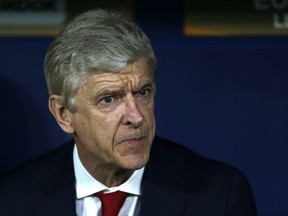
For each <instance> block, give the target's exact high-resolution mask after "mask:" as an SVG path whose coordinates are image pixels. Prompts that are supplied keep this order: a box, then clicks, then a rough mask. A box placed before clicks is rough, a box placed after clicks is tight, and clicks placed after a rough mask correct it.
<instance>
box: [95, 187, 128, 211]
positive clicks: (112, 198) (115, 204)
mask: <svg viewBox="0 0 288 216" xmlns="http://www.w3.org/2000/svg"><path fill="white" fill-rule="evenodd" d="M96 196H97V197H98V198H99V199H100V200H101V203H102V216H117V215H118V213H119V211H120V209H121V207H122V205H123V203H124V201H125V199H126V197H127V193H125V192H122V191H116V192H113V193H107V194H104V193H103V191H101V192H98V193H96Z"/></svg>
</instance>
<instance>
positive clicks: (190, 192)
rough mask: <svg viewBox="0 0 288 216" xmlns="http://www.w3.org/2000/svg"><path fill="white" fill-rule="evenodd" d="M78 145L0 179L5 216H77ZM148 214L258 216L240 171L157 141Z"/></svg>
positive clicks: (147, 184)
mask: <svg viewBox="0 0 288 216" xmlns="http://www.w3.org/2000/svg"><path fill="white" fill-rule="evenodd" d="M73 145H74V141H72V142H70V143H67V144H65V145H63V146H61V147H59V148H57V149H55V150H53V151H51V152H49V153H47V154H45V155H44V156H41V157H39V158H37V159H35V160H33V161H30V162H28V163H27V164H25V165H24V166H22V167H21V168H19V169H17V170H16V171H14V172H12V173H11V174H9V175H7V176H5V177H4V178H2V179H1V180H0V214H1V215H7V216H8V215H9V216H19V215H21V216H52V215H53V216H63V215H69V216H73V215H76V213H75V187H74V181H75V176H74V170H73V156H72V155H73V154H72V152H73ZM142 192H143V194H142V197H141V215H144V216H162V215H163V216H164V215H165V216H181V215H183V216H184V215H186V216H188V215H191V216H228V215H229V216H255V215H257V213H256V207H255V203H254V198H253V194H252V191H251V188H250V185H249V183H248V181H247V179H246V177H245V176H244V175H243V173H242V172H240V171H239V170H237V169H235V168H233V167H231V166H229V165H226V164H224V163H220V162H217V161H214V160H210V159H207V158H204V157H202V156H200V155H198V154H197V153H195V152H193V151H191V150H189V149H187V148H185V147H183V146H180V145H178V144H176V143H173V142H170V141H167V140H164V139H162V138H159V137H155V139H154V142H153V145H152V150H151V155H150V159H149V162H148V164H147V166H146V168H145V172H144V176H143V180H142Z"/></svg>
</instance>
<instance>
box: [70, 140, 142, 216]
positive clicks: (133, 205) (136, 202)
mask: <svg viewBox="0 0 288 216" xmlns="http://www.w3.org/2000/svg"><path fill="white" fill-rule="evenodd" d="M73 163H74V171H75V177H76V182H75V187H76V214H77V216H101V201H100V199H99V198H98V197H96V196H95V195H94V194H95V193H97V192H100V191H104V193H111V192H115V191H118V190H119V191H123V192H127V193H129V196H128V197H127V198H126V200H125V202H124V204H123V206H122V208H121V209H120V212H119V215H120V216H136V215H139V211H140V196H141V180H142V176H143V172H144V167H143V168H141V169H139V170H136V171H134V173H133V174H132V175H131V176H130V178H129V179H128V180H127V181H126V182H124V183H123V184H121V185H119V186H117V187H112V188H109V187H107V186H106V185H104V184H102V183H101V182H99V181H97V180H96V179H95V178H93V177H92V176H91V175H90V174H89V172H88V171H87V170H86V169H85V168H84V166H83V164H82V163H81V161H80V159H79V156H78V151H77V147H76V145H75V147H74V151H73Z"/></svg>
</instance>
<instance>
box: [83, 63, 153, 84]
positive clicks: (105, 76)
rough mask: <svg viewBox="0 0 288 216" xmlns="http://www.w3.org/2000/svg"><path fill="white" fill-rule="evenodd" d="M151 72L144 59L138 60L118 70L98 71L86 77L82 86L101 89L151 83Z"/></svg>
mask: <svg viewBox="0 0 288 216" xmlns="http://www.w3.org/2000/svg"><path fill="white" fill-rule="evenodd" d="M152 82H153V79H152V73H151V72H150V70H149V67H148V65H147V63H146V61H144V60H139V61H136V62H134V63H131V64H128V65H127V66H126V67H125V68H124V69H123V70H122V71H120V72H99V73H95V74H92V75H90V76H88V77H87V79H86V82H85V83H84V85H83V87H84V86H86V87H88V88H89V87H93V88H96V89H101V88H104V87H107V86H108V87H109V86H111V87H117V86H119V88H120V87H123V86H127V87H128V86H129V87H132V88H133V87H137V86H139V85H142V83H151V85H152Z"/></svg>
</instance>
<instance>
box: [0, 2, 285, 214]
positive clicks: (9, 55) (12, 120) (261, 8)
mask: <svg viewBox="0 0 288 216" xmlns="http://www.w3.org/2000/svg"><path fill="white" fill-rule="evenodd" d="M98 7H103V8H110V9H120V10H124V11H126V12H127V14H128V16H129V17H130V19H132V20H134V21H136V22H137V23H138V24H139V25H140V26H141V27H142V29H143V30H144V31H145V32H146V34H147V35H148V37H149V38H150V39H151V42H152V45H153V47H154V50H155V53H156V56H157V58H158V69H157V72H156V80H157V95H156V107H155V112H156V120H157V134H158V135H160V136H162V137H165V138H168V139H170V140H173V141H176V142H179V143H182V144H183V145H185V146H187V147H189V148H191V149H193V150H195V151H196V152H198V153H200V154H202V155H203V156H206V157H209V158H213V159H216V160H220V161H223V162H226V163H228V164H231V165H233V166H235V167H237V168H239V169H241V170H243V171H244V172H245V173H246V175H247V177H248V179H249V181H250V183H251V185H252V188H253V191H254V194H255V199H256V203H257V208H258V212H259V215H261V216H287V215H288V207H287V203H288V184H287V182H288V172H287V170H288V145H287V144H288V143H287V141H288V136H287V134H288V133H287V131H288V1H285V0H245V1H236V0H232V1H231V0H221V1H213V0H206V1H200V0H182V1H164V0H162V1H161V0H160V1H155V0H145V1H144V0H124V1H116V0H98V1H89V0H81V1H80V0H71V1H61V0H1V1H0V82H1V83H0V84H1V85H0V88H1V91H0V94H1V98H0V100H1V106H0V111H1V112H0V113H1V132H0V133H1V148H0V149H1V150H0V173H4V172H6V171H8V170H10V169H13V168H14V167H16V166H17V165H19V164H20V163H22V162H24V161H26V160H29V159H31V158H32V157H35V156H37V155H39V154H41V153H43V152H45V151H47V150H50V149H53V148H55V147H57V146H59V145H60V144H62V143H63V142H65V141H67V140H68V139H69V137H68V136H67V135H65V134H64V133H63V132H62V131H61V130H60V129H59V127H58V125H56V122H55V121H54V119H53V117H52V115H50V113H49V111H48V108H47V101H48V93H47V89H46V83H45V79H44V74H43V59H44V56H45V53H46V51H47V49H48V47H49V44H50V43H51V41H52V40H53V38H54V37H55V36H56V35H57V33H58V32H59V30H60V29H61V28H62V27H63V26H64V25H65V24H66V23H67V22H68V21H69V20H71V19H72V18H73V17H75V15H77V14H78V13H80V12H83V11H85V10H88V9H94V8H98Z"/></svg>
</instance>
